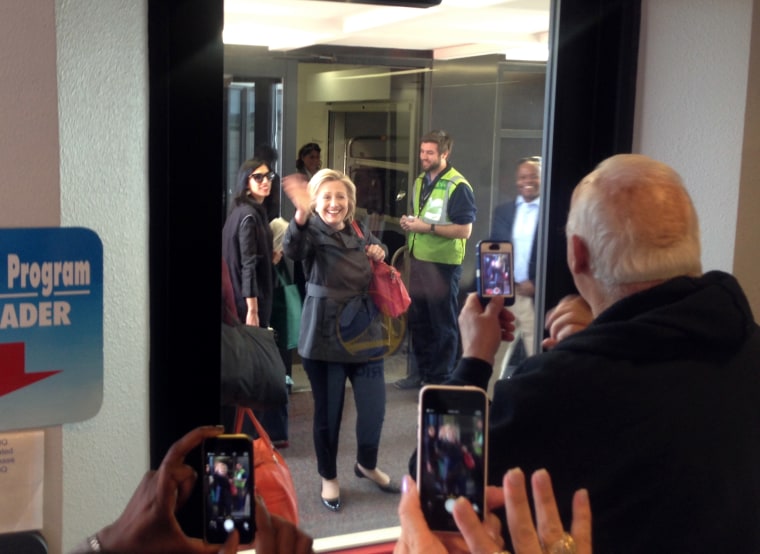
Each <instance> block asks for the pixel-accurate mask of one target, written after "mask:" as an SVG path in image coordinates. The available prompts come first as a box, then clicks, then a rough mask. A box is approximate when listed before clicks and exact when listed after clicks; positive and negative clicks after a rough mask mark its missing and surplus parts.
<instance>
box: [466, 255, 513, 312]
mask: <svg viewBox="0 0 760 554" xmlns="http://www.w3.org/2000/svg"><path fill="white" fill-rule="evenodd" d="M476 252H477V259H478V261H477V267H476V268H475V280H476V281H477V284H478V296H479V297H480V298H481V301H483V302H484V304H486V303H488V302H489V301H490V299H491V298H492V297H494V296H503V297H504V305H505V306H511V305H512V304H514V303H515V275H514V270H515V262H514V257H513V255H512V254H513V253H512V243H511V242H506V241H488V240H482V241H480V242H478V245H477V249H476Z"/></svg>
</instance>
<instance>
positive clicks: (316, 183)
mask: <svg viewBox="0 0 760 554" xmlns="http://www.w3.org/2000/svg"><path fill="white" fill-rule="evenodd" d="M332 181H340V182H341V183H343V184H344V185H345V186H346V195H347V196H348V210H347V211H346V217H345V220H344V221H345V222H346V223H351V222H352V221H353V220H354V215H355V214H356V185H355V184H354V182H353V181H352V180H351V179H350V178H349V177H348V175H346V174H345V173H343V172H341V171H338V170H336V169H329V168H325V169H320V170H319V171H317V172H316V173H315V174H314V176H313V177H312V178H311V180H310V181H309V196H310V197H311V204H310V205H309V208H310V210H311V213H315V210H316V207H317V194H318V193H319V189H320V188H321V187H322V185H324V184H325V183H329V182H332Z"/></svg>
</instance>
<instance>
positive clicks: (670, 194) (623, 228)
mask: <svg viewBox="0 0 760 554" xmlns="http://www.w3.org/2000/svg"><path fill="white" fill-rule="evenodd" d="M615 181H616V182H615ZM621 181H622V180H620V179H618V180H614V181H608V182H607V183H606V184H600V183H598V182H597V184H598V185H599V184H600V185H601V186H600V188H601V189H603V190H600V191H599V192H600V193H601V198H600V200H601V205H602V206H603V208H604V209H603V210H602V213H603V214H608V216H610V221H609V225H610V226H609V227H608V228H610V229H616V230H617V231H618V232H621V233H622V232H627V233H629V234H630V235H631V236H632V237H635V238H636V241H637V242H639V241H641V242H644V243H646V244H649V245H650V246H652V247H656V248H669V247H672V246H674V245H676V244H678V243H679V242H681V241H682V240H684V238H685V237H687V236H689V234H690V232H691V228H692V227H693V225H694V221H693V212H692V210H691V204H690V201H689V198H688V196H687V195H686V192H685V191H684V189H683V187H681V186H679V185H676V184H673V183H669V182H664V183H663V181H662V180H661V178H660V179H657V182H655V181H654V179H653V178H652V177H650V178H648V179H647V178H645V179H641V178H639V179H637V180H636V181H635V182H631V181H628V182H621Z"/></svg>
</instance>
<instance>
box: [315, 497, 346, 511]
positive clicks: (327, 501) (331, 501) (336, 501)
mask: <svg viewBox="0 0 760 554" xmlns="http://www.w3.org/2000/svg"><path fill="white" fill-rule="evenodd" d="M320 499H321V500H322V505H323V506H324V507H325V508H327V509H328V510H330V511H331V512H340V509H341V508H342V507H343V504H341V502H340V496H339V497H338V498H322V497H321V496H320Z"/></svg>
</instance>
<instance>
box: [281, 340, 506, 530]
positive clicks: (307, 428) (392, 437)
mask: <svg viewBox="0 0 760 554" xmlns="http://www.w3.org/2000/svg"><path fill="white" fill-rule="evenodd" d="M505 351H506V343H505V344H503V345H502V347H501V348H500V350H499V352H498V353H497V356H496V359H497V364H496V366H495V367H497V368H500V367H501V359H502V357H503V355H504V352H505ZM407 364H408V360H407V354H406V348H402V349H401V350H400V351H399V352H397V353H396V354H395V355H393V356H391V357H389V358H388V359H386V362H385V379H386V383H387V386H386V408H385V422H384V425H383V435H382V438H381V440H380V455H379V460H378V466H379V467H380V469H382V470H383V471H385V472H386V473H388V474H389V475H390V476H391V477H392V478H393V479H394V480H396V481H397V482H399V483H400V481H401V477H402V476H403V475H404V474H405V473H407V471H408V462H409V456H410V455H411V453H412V452H413V451H414V448H415V442H416V435H417V396H418V394H419V391H418V390H416V389H415V390H399V389H397V388H395V387H394V386H393V382H394V381H396V380H397V379H399V378H401V377H404V376H406V372H407ZM497 377H498V371H494V375H493V377H492V379H491V383H490V385H489V387H488V393H489V397H490V396H491V395H492V391H493V383H494V382H495V380H496V378H497ZM293 381H294V384H293V394H291V396H290V408H289V414H288V422H289V443H290V445H289V447H288V448H284V449H282V450H281V452H282V455H283V456H284V457H285V460H286V461H287V463H288V466H289V467H290V470H291V473H292V474H293V480H294V481H295V485H296V490H297V492H298V505H299V516H300V518H301V528H302V529H303V530H304V531H306V532H307V533H309V534H310V535H311V536H312V537H314V538H315V539H319V538H324V537H334V536H336V535H345V534H349V533H355V532H359V531H368V530H370V529H384V528H387V527H396V526H397V525H399V520H398V514H397V512H396V509H397V506H398V501H399V495H397V494H388V493H384V492H382V491H380V490H379V489H378V488H377V487H376V486H375V485H374V484H373V483H371V482H370V481H369V480H367V479H358V478H357V477H356V476H354V471H353V467H354V462H355V461H356V436H355V434H354V426H355V422H356V410H355V405H354V401H353V395H352V393H351V390H350V388H349V390H348V391H347V392H346V402H345V407H344V412H343V421H342V425H341V436H340V449H339V451H338V479H339V481H340V486H341V499H342V500H343V510H341V511H340V512H338V513H333V512H330V511H329V510H327V508H325V507H324V506H322V503H321V502H320V498H319V493H320V485H321V481H320V478H319V474H317V462H316V459H315V457H314V443H313V441H312V435H311V422H312V412H313V402H312V398H311V389H310V388H309V380H308V378H307V377H306V374H305V373H304V371H303V367H301V365H300V363H298V361H296V363H294V365H293Z"/></svg>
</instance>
